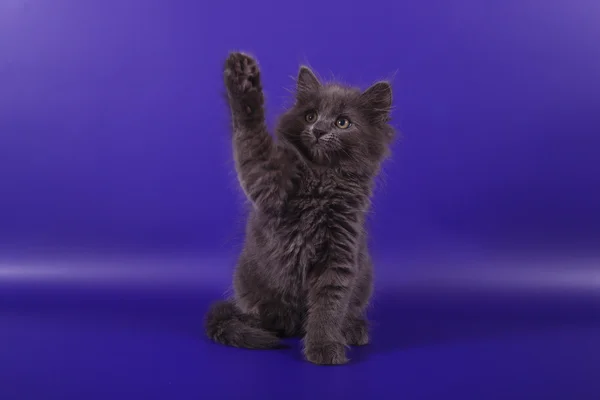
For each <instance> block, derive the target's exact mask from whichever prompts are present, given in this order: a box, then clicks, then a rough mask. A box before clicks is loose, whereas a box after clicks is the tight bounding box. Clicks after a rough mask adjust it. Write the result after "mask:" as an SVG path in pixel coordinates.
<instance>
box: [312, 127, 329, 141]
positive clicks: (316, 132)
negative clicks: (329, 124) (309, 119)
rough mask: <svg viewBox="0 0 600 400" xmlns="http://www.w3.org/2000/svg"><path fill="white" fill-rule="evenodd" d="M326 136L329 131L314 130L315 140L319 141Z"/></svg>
mask: <svg viewBox="0 0 600 400" xmlns="http://www.w3.org/2000/svg"><path fill="white" fill-rule="evenodd" d="M326 134H327V131H324V130H322V129H319V128H313V135H315V138H317V139H319V138H320V137H322V136H325V135H326Z"/></svg>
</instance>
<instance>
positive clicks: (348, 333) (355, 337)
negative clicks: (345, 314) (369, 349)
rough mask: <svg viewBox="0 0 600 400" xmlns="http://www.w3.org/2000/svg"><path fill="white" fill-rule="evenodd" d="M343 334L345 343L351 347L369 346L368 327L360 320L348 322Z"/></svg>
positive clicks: (365, 322) (364, 321)
mask: <svg viewBox="0 0 600 400" xmlns="http://www.w3.org/2000/svg"><path fill="white" fill-rule="evenodd" d="M343 333H344V338H345V339H346V343H348V344H349V345H351V346H364V345H367V344H369V325H368V323H367V321H366V320H364V319H362V318H360V319H352V320H350V321H348V322H347V323H346V326H345V328H344V330H343Z"/></svg>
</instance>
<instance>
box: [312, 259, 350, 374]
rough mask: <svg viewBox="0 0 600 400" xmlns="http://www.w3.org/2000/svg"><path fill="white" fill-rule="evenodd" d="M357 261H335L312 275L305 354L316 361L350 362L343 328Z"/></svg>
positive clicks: (326, 362) (331, 362)
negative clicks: (342, 262) (315, 274)
mask: <svg viewBox="0 0 600 400" xmlns="http://www.w3.org/2000/svg"><path fill="white" fill-rule="evenodd" d="M355 270H356V268H355V267H354V265H352V264H350V263H347V264H332V265H329V266H327V267H326V268H325V269H324V270H323V271H322V272H321V273H320V274H319V275H318V276H315V277H313V278H312V279H311V282H310V285H311V286H310V288H309V293H308V303H309V309H308V315H307V321H306V335H305V337H304V355H305V357H306V359H307V360H308V361H310V362H312V363H315V364H324V365H335V364H345V363H346V362H348V358H347V357H346V351H345V347H346V340H345V338H344V334H343V328H344V323H345V318H346V313H347V311H348V306H349V302H350V296H351V288H352V285H353V284H354V279H355Z"/></svg>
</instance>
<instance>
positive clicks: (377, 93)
mask: <svg viewBox="0 0 600 400" xmlns="http://www.w3.org/2000/svg"><path fill="white" fill-rule="evenodd" d="M360 100H361V104H362V108H363V109H364V110H365V112H366V113H367V115H368V116H369V117H370V118H371V120H372V121H373V122H387V121H388V120H389V117H390V112H391V111H392V85H391V84H390V83H389V82H386V81H381V82H377V83H375V84H373V85H372V86H371V87H369V88H368V89H367V90H365V91H364V92H363V93H362V94H361V95H360Z"/></svg>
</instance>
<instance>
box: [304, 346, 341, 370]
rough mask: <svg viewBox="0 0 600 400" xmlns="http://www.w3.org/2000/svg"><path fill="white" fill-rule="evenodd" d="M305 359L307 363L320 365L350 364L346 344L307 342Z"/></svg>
mask: <svg viewBox="0 0 600 400" xmlns="http://www.w3.org/2000/svg"><path fill="white" fill-rule="evenodd" d="M304 357H305V358H306V360H307V361H309V362H311V363H313V364H319V365H341V364H346V363H347V362H348V358H347V357H346V349H345V346H344V344H343V343H336V342H324V343H320V342H316V343H312V342H307V343H305V347H304Z"/></svg>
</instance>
